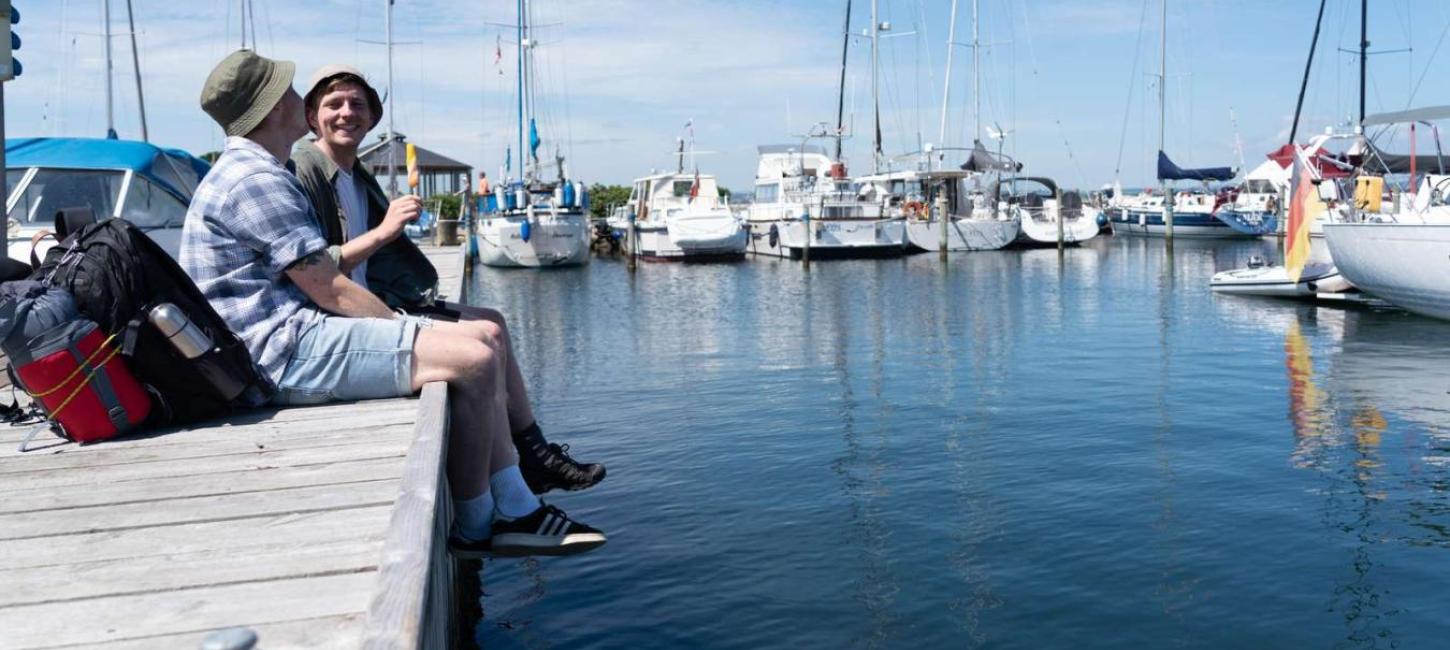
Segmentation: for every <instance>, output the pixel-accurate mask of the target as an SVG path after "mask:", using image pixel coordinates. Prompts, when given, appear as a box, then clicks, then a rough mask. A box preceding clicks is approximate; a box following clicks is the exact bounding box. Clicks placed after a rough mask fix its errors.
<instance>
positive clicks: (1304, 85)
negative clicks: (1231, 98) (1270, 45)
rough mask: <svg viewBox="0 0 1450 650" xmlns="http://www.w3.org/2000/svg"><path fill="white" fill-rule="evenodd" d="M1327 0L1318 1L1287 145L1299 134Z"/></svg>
mask: <svg viewBox="0 0 1450 650" xmlns="http://www.w3.org/2000/svg"><path fill="white" fill-rule="evenodd" d="M1328 3H1329V0H1319V17H1318V18H1316V19H1315V20H1314V37H1313V38H1311V39H1309V60H1308V61H1305V62H1304V80H1303V81H1300V82H1299V101H1297V102H1295V103H1294V125H1293V126H1291V127H1289V144H1291V145H1292V144H1294V136H1296V135H1298V133H1299V115H1300V113H1302V112H1303V111H1304V91H1305V90H1308V88H1309V71H1310V70H1311V69H1313V67H1314V50H1316V49H1318V48H1319V27H1320V26H1321V25H1323V24H1324V5H1326V4H1328Z"/></svg>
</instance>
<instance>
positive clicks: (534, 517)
mask: <svg viewBox="0 0 1450 650" xmlns="http://www.w3.org/2000/svg"><path fill="white" fill-rule="evenodd" d="M604 542H605V539H604V533H601V532H599V530H597V529H595V528H592V527H589V526H586V525H584V524H581V523H579V522H577V521H574V520H572V519H570V518H569V516H568V515H566V514H564V511H563V510H560V509H558V508H555V507H554V506H551V505H549V504H547V503H545V504H543V505H541V506H539V509H538V510H535V511H533V512H531V513H529V514H528V515H525V516H523V517H519V518H517V519H504V518H502V517H498V518H495V519H494V520H493V540H492V544H491V546H492V548H491V549H490V552H491V553H492V554H493V555H500V556H523V555H574V554H576V553H583V552H585V551H589V550H592V549H596V548H599V547H600V546H603V545H604Z"/></svg>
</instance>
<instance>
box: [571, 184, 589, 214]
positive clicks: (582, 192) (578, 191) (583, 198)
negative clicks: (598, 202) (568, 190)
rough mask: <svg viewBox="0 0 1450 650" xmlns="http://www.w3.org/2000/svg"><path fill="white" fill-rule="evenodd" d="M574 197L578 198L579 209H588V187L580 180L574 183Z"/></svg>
mask: <svg viewBox="0 0 1450 650" xmlns="http://www.w3.org/2000/svg"><path fill="white" fill-rule="evenodd" d="M574 198H576V199H578V200H579V209H580V210H584V211H588V210H589V188H588V186H586V185H585V184H584V183H583V182H582V181H581V182H578V183H575V184H574Z"/></svg>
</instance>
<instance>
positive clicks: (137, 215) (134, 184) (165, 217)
mask: <svg viewBox="0 0 1450 650" xmlns="http://www.w3.org/2000/svg"><path fill="white" fill-rule="evenodd" d="M121 218H122V219H125V220H127V221H130V222H131V223H133V224H136V226H137V227H139V228H141V229H143V230H144V229H147V228H178V227H180V226H181V224H182V223H183V222H184V221H186V204H184V203H182V202H181V201H179V200H177V198H176V197H175V196H173V195H172V194H171V193H169V192H167V191H166V190H163V189H161V188H160V187H157V186H156V184H155V183H152V182H151V181H149V180H147V179H145V178H142V177H140V176H137V177H135V178H132V179H131V188H130V189H129V190H128V191H127V192H126V203H125V204H124V205H122V206H121Z"/></svg>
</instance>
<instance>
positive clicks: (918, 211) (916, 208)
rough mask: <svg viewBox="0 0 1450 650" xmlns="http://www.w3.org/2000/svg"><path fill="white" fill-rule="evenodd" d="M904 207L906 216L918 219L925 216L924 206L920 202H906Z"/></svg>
mask: <svg viewBox="0 0 1450 650" xmlns="http://www.w3.org/2000/svg"><path fill="white" fill-rule="evenodd" d="M905 207H906V214H907V215H908V216H912V217H920V216H921V215H923V214H926V204H925V203H922V202H921V201H907V202H906V206H905Z"/></svg>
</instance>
